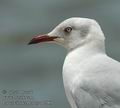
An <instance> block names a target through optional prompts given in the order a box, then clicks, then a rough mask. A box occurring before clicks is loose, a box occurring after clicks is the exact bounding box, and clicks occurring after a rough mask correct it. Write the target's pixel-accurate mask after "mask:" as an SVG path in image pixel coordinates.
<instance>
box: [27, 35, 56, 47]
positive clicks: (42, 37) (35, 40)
mask: <svg viewBox="0 0 120 108" xmlns="http://www.w3.org/2000/svg"><path fill="white" fill-rule="evenodd" d="M56 38H58V37H57V36H54V37H52V36H49V35H39V36H35V37H33V38H32V40H31V41H30V42H29V43H28V45H30V44H36V43H40V42H49V41H54V39H56Z"/></svg>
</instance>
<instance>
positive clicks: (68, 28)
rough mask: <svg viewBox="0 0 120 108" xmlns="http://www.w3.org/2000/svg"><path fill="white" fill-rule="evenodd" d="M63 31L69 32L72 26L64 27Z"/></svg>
mask: <svg viewBox="0 0 120 108" xmlns="http://www.w3.org/2000/svg"><path fill="white" fill-rule="evenodd" d="M64 31H65V32H66V33H70V32H71V31H72V27H66V28H65V29H64Z"/></svg>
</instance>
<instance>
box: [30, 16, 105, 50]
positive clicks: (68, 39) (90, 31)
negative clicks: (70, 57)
mask: <svg viewBox="0 0 120 108" xmlns="http://www.w3.org/2000/svg"><path fill="white" fill-rule="evenodd" d="M40 42H51V43H57V44H59V45H62V46H64V47H65V48H67V49H68V50H71V49H74V48H77V47H78V46H79V47H82V46H84V45H89V43H94V44H95V45H97V43H98V44H99V43H101V44H104V34H103V32H102V30H101V28H100V26H99V24H98V23H97V22H96V21H95V20H93V19H88V18H69V19H67V20H65V21H63V22H62V23H60V24H59V25H58V26H57V27H55V28H54V29H53V30H52V31H51V32H50V33H47V34H45V35H39V36H36V37H33V39H32V40H31V41H30V43H29V44H36V43H40Z"/></svg>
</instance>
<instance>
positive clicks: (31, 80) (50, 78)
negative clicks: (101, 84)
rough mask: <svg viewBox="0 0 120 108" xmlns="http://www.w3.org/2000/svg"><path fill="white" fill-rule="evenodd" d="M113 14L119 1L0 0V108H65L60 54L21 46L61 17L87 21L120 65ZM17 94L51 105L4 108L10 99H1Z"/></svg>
mask: <svg viewBox="0 0 120 108" xmlns="http://www.w3.org/2000/svg"><path fill="white" fill-rule="evenodd" d="M119 10H120V0H0V100H1V102H0V108H70V106H69V104H68V102H67V99H66V96H65V93H64V87H63V82H62V65H63V62H64V58H65V56H66V50H65V49H64V48H62V47H60V46H58V45H54V44H44V43H41V44H37V45H30V46H28V45H27V43H28V42H29V41H30V40H31V38H32V37H33V36H35V35H38V34H43V33H48V32H50V31H51V30H52V29H53V28H54V27H55V26H56V25H57V24H59V23H60V22H61V21H63V20H65V19H67V18H70V17H87V18H93V19H96V20H97V21H98V22H99V24H100V25H101V27H102V29H103V32H104V34H105V36H106V52H107V54H108V55H109V56H111V57H113V58H114V59H117V60H118V61H120V47H119V46H120V35H119V32H120V21H119V20H120V11H119ZM15 91H16V93H13V92H15ZM21 91H22V92H23V91H32V93H30V94H26V93H24V95H25V96H26V95H30V96H32V97H33V98H34V99H35V100H36V101H40V102H42V101H47V100H50V102H51V104H46V103H45V104H40V105H25V104H23V105H13V104H8V105H7V104H4V101H6V100H10V101H14V100H16V98H14V97H11V98H9V97H6V99H5V97H4V96H18V95H20V96H21V95H22V96H23V94H21ZM11 92H12V94H11ZM22 100H27V99H25V98H24V99H22ZM29 100H30V99H28V100H27V101H29ZM31 100H33V99H31Z"/></svg>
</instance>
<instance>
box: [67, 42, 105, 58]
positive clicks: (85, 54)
mask: <svg viewBox="0 0 120 108" xmlns="http://www.w3.org/2000/svg"><path fill="white" fill-rule="evenodd" d="M96 54H105V43H104V41H100V40H99V41H95V42H90V43H87V44H84V45H83V46H79V45H78V46H77V47H76V48H74V49H69V50H68V55H73V57H74V58H75V57H77V58H78V57H79V58H80V59H81V60H82V59H85V58H89V57H91V56H93V55H96ZM74 58H73V59H74Z"/></svg>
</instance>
